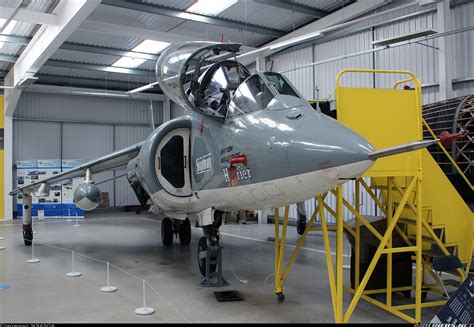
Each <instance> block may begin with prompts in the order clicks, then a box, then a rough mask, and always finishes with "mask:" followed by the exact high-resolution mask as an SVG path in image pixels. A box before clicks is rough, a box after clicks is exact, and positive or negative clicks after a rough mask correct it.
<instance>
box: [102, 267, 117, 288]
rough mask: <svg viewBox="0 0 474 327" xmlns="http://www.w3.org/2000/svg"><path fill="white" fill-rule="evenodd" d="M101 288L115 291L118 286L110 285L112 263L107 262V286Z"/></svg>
mask: <svg viewBox="0 0 474 327" xmlns="http://www.w3.org/2000/svg"><path fill="white" fill-rule="evenodd" d="M100 290H101V291H102V292H105V293H111V292H115V291H116V290H117V287H115V286H110V263H109V262H107V286H104V287H101V288H100Z"/></svg>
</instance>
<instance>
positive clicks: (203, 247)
mask: <svg viewBox="0 0 474 327" xmlns="http://www.w3.org/2000/svg"><path fill="white" fill-rule="evenodd" d="M202 251H207V239H206V237H205V236H202V237H201V238H200V239H199V243H198V250H197V255H198V266H199V271H200V272H201V275H203V276H206V260H207V259H206V258H205V257H204V258H202V259H200V258H199V254H200V253H201V252H202ZM209 270H210V272H211V273H213V272H216V270H217V265H215V264H214V265H210V266H209Z"/></svg>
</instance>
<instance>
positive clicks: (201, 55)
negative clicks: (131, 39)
mask: <svg viewBox="0 0 474 327" xmlns="http://www.w3.org/2000/svg"><path fill="white" fill-rule="evenodd" d="M239 49H240V45H239V44H232V43H212V42H186V43H179V44H174V45H172V46H170V47H168V48H166V50H165V51H164V52H163V53H162V54H161V56H160V58H159V59H158V62H157V64H156V76H157V80H158V84H159V85H160V87H161V89H162V90H163V92H164V93H165V94H166V95H167V96H168V97H169V98H170V99H171V100H172V101H174V102H175V103H177V104H179V105H180V106H182V107H184V108H186V109H189V110H192V111H197V112H199V113H202V114H206V115H210V116H215V117H222V118H224V117H228V118H232V117H237V116H240V115H245V114H248V113H252V112H255V111H258V110H263V109H265V108H268V107H269V106H270V107H272V108H273V109H275V110H278V109H285V108H289V107H294V106H301V105H302V103H303V102H304V103H306V102H305V101H304V100H303V98H302V97H301V95H299V93H298V92H297V91H296V90H295V89H294V88H293V86H292V85H291V84H290V82H289V81H288V80H287V79H286V78H285V77H284V76H282V75H281V74H279V73H274V72H265V73H255V74H253V75H251V74H250V73H249V71H248V70H247V69H246V68H245V67H244V66H243V65H242V64H240V63H239V62H238V61H237V60H230V59H229V58H231V57H233V56H235V54H236V53H237V52H238V51H239ZM295 103H296V104H295Z"/></svg>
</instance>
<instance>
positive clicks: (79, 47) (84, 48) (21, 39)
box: [0, 34, 160, 60]
mask: <svg viewBox="0 0 474 327" xmlns="http://www.w3.org/2000/svg"><path fill="white" fill-rule="evenodd" d="M30 40H31V38H30V37H26V36H15V35H6V34H0V42H7V43H15V44H22V45H27V44H28V43H29V42H30ZM59 49H63V50H72V51H80V52H90V53H98V54H106V55H111V56H118V57H132V58H140V59H146V60H158V57H159V56H160V55H159V54H151V53H144V52H136V51H130V50H126V49H119V48H109V47H102V46H96V45H86V44H81V43H74V42H64V43H63V44H62V45H61V46H60V47H59Z"/></svg>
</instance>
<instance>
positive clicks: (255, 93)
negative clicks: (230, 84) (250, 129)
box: [227, 75, 273, 118]
mask: <svg viewBox="0 0 474 327" xmlns="http://www.w3.org/2000/svg"><path fill="white" fill-rule="evenodd" d="M272 99H273V94H272V92H271V91H270V90H269V89H268V87H267V86H266V85H265V82H264V81H263V80H262V79H261V78H260V76H259V75H253V76H251V77H249V78H248V79H247V80H246V81H245V82H243V83H242V84H241V85H240V86H239V88H238V89H237V91H235V94H234V97H233V98H232V101H231V102H230V104H229V111H228V113H227V117H229V118H231V117H236V116H240V115H245V114H248V113H252V112H255V111H259V110H263V109H265V108H266V107H267V106H268V104H269V103H270V101H271V100H272Z"/></svg>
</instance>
